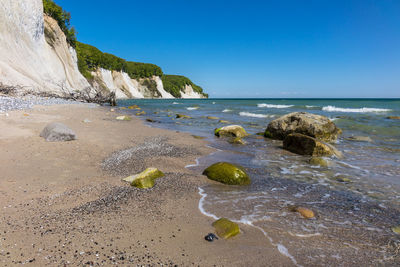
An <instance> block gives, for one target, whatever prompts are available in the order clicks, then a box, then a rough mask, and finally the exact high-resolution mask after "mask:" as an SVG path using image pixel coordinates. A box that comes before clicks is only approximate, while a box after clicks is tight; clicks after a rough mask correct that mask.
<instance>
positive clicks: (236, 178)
mask: <svg viewBox="0 0 400 267" xmlns="http://www.w3.org/2000/svg"><path fill="white" fill-rule="evenodd" d="M203 174H204V175H206V176H207V177H208V179H211V180H214V181H217V182H220V183H223V184H229V185H248V184H250V178H249V176H248V175H247V173H246V172H245V170H244V169H243V167H241V166H238V165H234V164H231V163H228V162H218V163H215V164H213V165H211V166H210V167H208V168H207V169H205V170H204V171H203Z"/></svg>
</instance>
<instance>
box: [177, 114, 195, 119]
mask: <svg viewBox="0 0 400 267" xmlns="http://www.w3.org/2000/svg"><path fill="white" fill-rule="evenodd" d="M176 118H177V119H191V118H192V117H190V116H188V115H184V114H176Z"/></svg>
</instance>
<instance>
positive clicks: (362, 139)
mask: <svg viewBox="0 0 400 267" xmlns="http://www.w3.org/2000/svg"><path fill="white" fill-rule="evenodd" d="M346 139H347V140H350V141H357V142H372V139H371V137H369V136H350V137H348V138H346Z"/></svg>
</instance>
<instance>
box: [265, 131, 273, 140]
mask: <svg viewBox="0 0 400 267" xmlns="http://www.w3.org/2000/svg"><path fill="white" fill-rule="evenodd" d="M263 135H264V137H266V138H273V136H272V134H271V133H270V132H269V131H268V130H265V132H264V133H263Z"/></svg>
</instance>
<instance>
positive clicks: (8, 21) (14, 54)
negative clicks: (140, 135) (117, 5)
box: [0, 0, 203, 99]
mask: <svg viewBox="0 0 400 267" xmlns="http://www.w3.org/2000/svg"><path fill="white" fill-rule="evenodd" d="M92 75H93V76H94V78H95V79H94V81H92V84H89V82H88V81H87V80H86V79H85V78H84V77H83V76H82V74H81V73H80V72H79V69H78V60H77V55H76V51H75V49H74V48H72V47H70V46H69V45H68V44H67V41H66V38H65V35H64V33H63V32H62V30H61V29H60V27H59V25H58V24H57V22H56V21H55V20H54V19H53V18H51V17H49V16H47V15H44V14H43V3H42V0H1V1H0V83H3V84H4V85H10V86H17V87H19V88H21V90H22V91H33V92H36V93H37V92H47V93H51V94H54V95H59V96H62V95H64V94H65V93H74V92H79V91H82V90H85V91H86V92H91V93H94V91H95V90H94V88H96V89H97V90H99V89H100V90H101V91H104V90H105V91H110V92H115V95H116V97H117V98H119V99H123V98H147V97H148V98H152V97H161V98H174V97H173V96H172V95H171V94H170V93H168V92H167V91H165V89H164V86H163V83H162V80H161V78H160V77H158V76H153V77H151V78H148V80H149V81H150V82H155V83H156V85H157V86H156V89H154V88H148V87H146V86H145V85H144V84H143V79H139V80H136V79H131V78H130V77H129V75H128V74H127V73H124V72H117V71H110V70H105V69H98V70H97V71H94V72H92ZM157 91H158V92H157ZM202 97H203V96H202V95H201V94H198V93H196V92H194V91H193V89H192V87H191V86H186V87H185V89H184V92H182V98H202Z"/></svg>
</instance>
